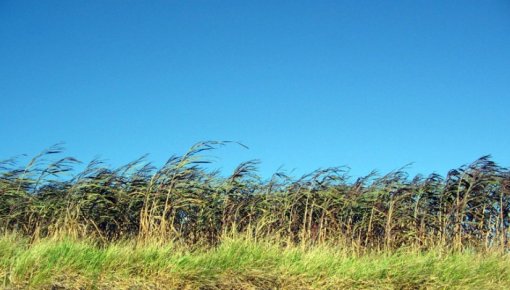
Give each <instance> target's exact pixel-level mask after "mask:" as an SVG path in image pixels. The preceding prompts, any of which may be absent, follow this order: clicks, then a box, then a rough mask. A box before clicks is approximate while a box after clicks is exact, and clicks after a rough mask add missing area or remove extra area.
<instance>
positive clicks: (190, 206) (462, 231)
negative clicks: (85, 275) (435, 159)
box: [0, 141, 510, 253]
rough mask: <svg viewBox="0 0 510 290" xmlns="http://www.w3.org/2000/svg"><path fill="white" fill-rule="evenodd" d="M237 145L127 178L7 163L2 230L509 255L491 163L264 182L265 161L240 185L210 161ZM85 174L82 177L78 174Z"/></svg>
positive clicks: (507, 175) (114, 172) (40, 163)
mask: <svg viewBox="0 0 510 290" xmlns="http://www.w3.org/2000/svg"><path fill="white" fill-rule="evenodd" d="M228 143H229V142H217V141H208V142H200V143H197V144H195V145H194V146H192V147H191V148H190V150H189V151H188V152H186V153H184V154H183V155H182V156H172V157H171V158H169V159H168V161H167V162H166V163H165V164H164V165H163V166H162V167H160V168H156V167H155V166H153V165H152V164H151V163H150V162H148V161H147V160H146V157H142V158H139V159H136V160H134V161H133V162H130V163H128V164H126V165H124V166H121V167H119V168H111V167H109V166H107V165H106V164H104V163H103V162H101V161H99V160H93V161H92V162H90V163H88V164H87V165H83V164H81V163H80V162H79V161H78V160H77V159H75V158H72V157H65V156H63V153H64V151H63V148H62V147H61V146H60V145H55V146H52V147H51V148H49V149H47V150H44V151H43V152H41V153H40V154H38V155H37V156H35V157H34V158H32V159H31V160H30V161H29V162H28V164H26V165H23V166H22V165H20V164H19V163H20V162H19V159H17V158H10V159H7V160H4V161H0V230H1V231H3V232H5V233H8V232H16V233H18V234H21V235H25V236H27V237H30V238H31V239H32V240H37V239H40V238H45V237H52V236H67V237H73V238H79V237H86V238H90V237H94V238H95V239H96V240H99V241H102V242H103V243H108V242H112V241H116V240H123V239H136V240H137V241H139V242H143V241H152V242H153V241H160V242H177V243H182V244H186V245H197V246H215V245H217V244H219V243H220V242H221V240H222V237H225V236H228V235H231V234H234V233H235V234H243V235H248V236H250V237H252V238H253V239H255V240H257V239H270V240H273V241H275V242H277V243H278V244H280V245H282V246H285V245H300V246H303V247H307V246H311V245H321V244H337V245H343V246H348V247H350V248H352V249H355V250H356V251H359V252H360V253H361V252H363V251H367V250H397V249H399V248H415V249H430V248H437V247H442V248H448V249H453V250H462V249H466V248H477V249H500V250H505V249H508V227H509V225H510V215H509V213H510V172H509V171H508V169H506V168H503V167H501V166H499V165H498V164H496V163H495V162H494V161H492V160H491V158H490V156H483V157H481V158H479V159H477V160H475V161H474V162H472V163H470V164H467V165H464V166H461V167H460V168H457V169H452V170H451V171H450V172H449V173H448V174H447V176H445V177H442V176H440V175H438V174H431V175H428V176H422V175H417V176H414V177H410V176H409V175H408V174H407V173H406V172H405V168H403V169H400V170H395V171H392V172H390V173H388V174H384V175H379V174H377V173H375V172H373V173H371V174H369V175H368V176H363V177H359V178H357V179H354V178H352V177H351V176H349V172H348V170H347V168H345V167H331V168H325V169H319V170H316V171H313V172H311V173H310V174H306V175H304V176H302V177H301V178H297V179H293V178H290V177H289V176H287V175H286V174H285V173H283V172H277V173H275V174H274V175H273V176H272V177H271V178H270V179H269V180H262V179H261V178H260V177H259V176H258V175H257V171H256V167H257V164H258V162H257V161H248V162H244V163H241V164H240V165H239V166H238V167H237V168H236V169H235V170H234V172H233V173H232V174H231V175H230V176H226V177H225V176H221V175H220V174H219V173H218V172H217V171H213V170H210V169H208V168H209V167H210V166H209V165H207V163H209V160H208V159H207V158H206V157H204V154H205V153H207V154H210V152H209V151H211V150H214V149H215V148H217V147H219V146H224V145H226V144H228ZM78 167H81V168H83V169H82V170H80V171H78V170H77V168H78Z"/></svg>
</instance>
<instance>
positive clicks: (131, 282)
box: [0, 234, 510, 289]
mask: <svg viewBox="0 0 510 290" xmlns="http://www.w3.org/2000/svg"><path fill="white" fill-rule="evenodd" d="M0 253H1V254H0V277H1V279H2V285H3V287H4V288H9V289H17V288H20V289H21V288H41V289H42V288H44V289H59V288H62V289H78V288H82V289H92V288H99V289H128V288H129V289H165V288H166V289H168V288H171V289H199V288H200V289H342V288H359V289H368V288H372V289H442V288H457V289H508V287H509V286H510V257H509V256H508V255H505V254H501V253H499V254H498V253H496V252H490V253H476V252H474V251H467V250H466V251H463V252H456V253H451V252H450V253H448V252H444V251H441V250H434V249H429V250H427V251H417V250H411V249H400V250H399V251H395V252H393V253H387V252H375V251H374V252H369V253H364V254H361V255H360V254H356V253H354V252H353V251H352V249H345V248H342V247H338V246H327V245H322V246H311V247H299V246H287V247H282V246H279V245H276V244H275V243H273V242H269V241H253V240H250V239H246V238H242V237H237V238H225V239H224V241H223V242H222V243H221V244H220V245H218V246H217V247H214V248H209V249H205V248H194V249H189V248H186V247H183V246H178V245H173V244H157V243H153V244H143V245H142V244H138V245H137V244H136V243H135V242H134V241H131V242H130V241H124V242H120V241H119V242H116V243H110V244H108V245H103V246H101V245H97V244H95V243H93V242H91V241H84V240H81V241H76V240H72V239H42V240H38V241H35V242H33V243H29V242H28V240H27V239H26V238H22V237H20V236H17V235H12V234H11V235H4V236H3V237H2V238H0Z"/></svg>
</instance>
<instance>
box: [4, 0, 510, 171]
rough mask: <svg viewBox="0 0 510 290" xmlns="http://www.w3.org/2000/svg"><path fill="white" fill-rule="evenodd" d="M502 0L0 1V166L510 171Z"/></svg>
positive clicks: (509, 10) (506, 20)
mask: <svg viewBox="0 0 510 290" xmlns="http://www.w3.org/2000/svg"><path fill="white" fill-rule="evenodd" d="M509 108H510V2H509V1H503V0H501V1H469V0H463V1H445V0H441V1H295V0H294V1H239V0H237V1H226V0H221V1H212V0H208V1H124V0H123V1H120V0H119V1H115V0H108V1H104V0H102V1H91V0H88V1H22V0H20V1H14V0H13V1H11V0H0V132H1V137H0V159H4V158H7V157H11V156H14V155H18V154H28V155H30V156H33V155H35V154H37V153H38V152H39V151H41V150H42V149H44V148H47V147H48V146H51V145H52V144H55V143H58V142H65V147H66V148H67V150H66V154H67V155H72V156H74V157H77V158H78V159H80V160H83V161H85V162H87V161H90V160H91V159H92V158H94V157H96V156H100V157H101V158H103V159H105V160H107V162H108V163H109V164H112V165H113V166H118V165H121V164H124V163H127V162H129V161H131V160H133V159H136V158H138V157H139V156H141V155H143V154H145V153H149V154H150V155H149V160H152V161H153V162H155V164H162V163H163V162H164V161H165V160H166V159H167V158H168V157H170V156H171V155H173V154H182V153H184V152H185V151H186V150H187V149H188V148H189V147H190V146H191V145H193V144H194V143H196V142H199V141H204V140H232V141H238V142H241V143H243V144H245V145H246V146H248V147H249V149H244V148H242V147H241V146H235V145H229V146H226V147H225V148H221V149H220V150H217V151H215V152H211V153H209V154H210V155H212V156H214V160H215V163H214V165H213V167H214V168H218V169H221V170H222V172H223V173H224V174H228V173H230V171H232V169H233V168H234V167H235V166H236V165H237V164H238V163H240V162H242V161H246V160H250V159H260V160H261V164H260V165H259V170H260V174H261V175H262V176H266V177H267V176H270V175H271V174H272V173H273V172H275V171H276V170H278V169H279V168H281V169H283V170H286V171H287V172H289V174H291V175H295V176H299V175H301V174H303V173H306V172H310V171H312V170H314V169H317V168H324V167H330V166H342V165H346V166H349V167H350V168H351V174H353V175H364V174H368V173H369V172H370V171H371V170H373V169H376V170H378V171H380V172H381V173H386V172H388V171H390V170H393V169H397V168H400V167H401V166H403V165H406V164H408V163H411V162H412V163H413V164H412V165H411V166H410V167H409V168H408V171H409V172H410V173H411V174H416V173H424V174H428V173H431V172H437V173H439V174H442V175H445V174H446V173H447V171H448V170H449V169H452V168H456V167H458V166H460V165H462V164H465V163H470V162H472V161H474V160H475V159H476V158H478V157H480V156H482V155H486V154H491V155H492V156H493V159H494V160H495V161H496V162H498V163H499V164H500V165H503V166H510V151H509V148H510V134H509V131H510V130H509V129H510V114H509Z"/></svg>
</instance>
